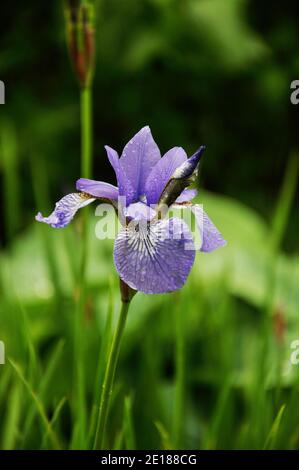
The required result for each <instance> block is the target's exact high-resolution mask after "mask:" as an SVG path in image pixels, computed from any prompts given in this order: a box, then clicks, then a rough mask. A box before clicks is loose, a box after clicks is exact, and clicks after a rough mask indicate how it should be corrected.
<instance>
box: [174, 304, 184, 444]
mask: <svg viewBox="0 0 299 470" xmlns="http://www.w3.org/2000/svg"><path fill="white" fill-rule="evenodd" d="M175 310H176V311H175V316H176V318H175V326H176V355H175V363H176V385H175V400H174V402H175V408H174V422H173V443H174V446H175V449H180V446H181V438H182V428H183V422H184V400H185V382H186V370H185V332H184V319H183V315H182V311H181V309H180V308H176V309H175Z"/></svg>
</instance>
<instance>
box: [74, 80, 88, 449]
mask: <svg viewBox="0 0 299 470" xmlns="http://www.w3.org/2000/svg"><path fill="white" fill-rule="evenodd" d="M80 119H81V176H82V177H84V178H90V177H91V167H92V90H91V87H89V86H88V87H83V88H81V90H80ZM81 220H82V244H81V246H82V253H81V263H80V271H79V277H78V285H77V308H76V319H75V325H74V326H75V331H74V365H75V369H74V373H75V390H76V393H77V404H76V409H75V413H76V426H75V432H74V436H73V447H74V448H77V447H82V444H83V440H84V439H85V437H84V436H85V435H86V432H85V431H86V429H85V428H86V402H85V375H84V357H83V356H84V342H83V341H84V334H82V328H83V318H84V308H85V300H86V267H87V261H88V208H86V210H85V211H84V212H83V213H82V219H81Z"/></svg>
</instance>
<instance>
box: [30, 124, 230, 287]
mask: <svg viewBox="0 0 299 470" xmlns="http://www.w3.org/2000/svg"><path fill="white" fill-rule="evenodd" d="M105 149H106V151H107V155H108V159H109V161H110V163H111V165H112V167H113V169H114V171H115V174H116V179H117V186H113V185H111V184H109V183H105V182H102V181H94V180H89V179H85V178H80V179H79V180H78V181H77V183H76V189H77V191H78V192H76V193H71V194H68V195H67V196H65V197H63V198H62V199H61V200H60V201H59V202H57V204H56V206H55V209H54V211H53V212H52V214H50V216H49V217H43V216H42V214H41V213H38V214H37V216H36V220H38V221H39V222H44V223H46V224H49V225H50V226H51V227H54V228H61V227H65V226H66V225H68V223H69V222H70V221H71V220H72V219H73V217H74V215H75V214H76V212H77V211H78V210H79V209H81V208H82V207H84V206H87V205H88V204H90V203H92V202H94V201H96V200H99V201H105V202H109V203H111V204H112V205H113V206H114V207H115V208H116V207H118V214H119V217H120V220H121V222H122V229H121V231H120V232H119V234H118V235H117V237H116V240H115V245H114V262H115V266H116V269H117V271H118V274H119V276H120V278H121V280H122V281H124V283H125V284H127V285H128V286H129V287H131V288H132V289H134V290H136V291H142V292H145V293H148V294H157V293H164V292H171V291H175V290H177V289H180V288H181V287H182V286H183V285H184V283H185V282H186V279H187V277H188V274H189V272H190V270H191V268H192V265H193V263H194V259H195V252H196V249H195V244H194V241H193V239H192V235H191V233H190V230H189V227H188V225H187V224H186V223H185V222H184V221H183V220H182V219H179V218H177V217H172V218H166V212H167V209H169V208H170V207H181V206H184V207H186V208H189V209H190V210H191V211H192V212H193V213H194V215H195V219H196V222H197V226H198V229H199V230H200V234H201V241H202V243H201V247H200V251H203V252H211V251H213V250H215V249H216V248H218V247H220V246H223V245H225V243H226V242H225V240H224V239H223V237H222V235H221V234H220V232H219V231H218V230H217V228H216V227H215V225H214V224H213V223H212V221H211V220H210V219H209V217H208V216H207V214H206V213H205V212H204V211H203V209H202V207H201V206H199V205H197V204H192V202H191V201H192V199H193V198H194V197H195V196H196V194H197V191H196V190H195V189H188V186H190V184H191V183H192V182H193V181H194V178H195V176H196V174H197V169H198V164H199V160H200V157H201V155H202V153H203V151H204V147H203V146H202V147H200V148H199V150H198V151H197V152H195V154H194V155H193V156H191V157H190V158H187V155H186V153H185V151H184V150H183V148H181V147H174V148H172V149H170V150H169V151H168V152H166V153H165V155H164V156H163V157H161V153H160V150H159V148H158V146H157V144H156V143H155V141H154V139H153V137H152V134H151V131H150V128H149V127H148V126H146V127H143V128H142V129H141V130H140V131H139V132H138V133H137V134H136V135H135V136H134V137H133V138H132V139H131V140H130V141H129V142H128V143H127V145H126V146H125V148H124V150H123V153H122V155H121V157H120V158H119V156H118V153H117V152H116V151H115V150H113V149H112V148H111V147H108V146H106V147H105ZM119 200H121V201H122V203H121V204H118V201H119ZM123 201H124V202H123ZM165 208H166V210H165Z"/></svg>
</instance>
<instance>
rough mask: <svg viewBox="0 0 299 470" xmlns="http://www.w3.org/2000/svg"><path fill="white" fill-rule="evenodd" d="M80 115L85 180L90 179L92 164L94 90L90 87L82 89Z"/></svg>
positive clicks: (82, 162)
mask: <svg viewBox="0 0 299 470" xmlns="http://www.w3.org/2000/svg"><path fill="white" fill-rule="evenodd" d="M80 115H81V175H82V177H83V178H90V177H91V163H92V89H91V87H90V86H89V87H84V88H81V91H80Z"/></svg>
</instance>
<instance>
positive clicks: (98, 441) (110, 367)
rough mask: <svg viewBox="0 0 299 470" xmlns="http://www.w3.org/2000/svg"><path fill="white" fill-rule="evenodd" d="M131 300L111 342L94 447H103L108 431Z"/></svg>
mask: <svg viewBox="0 0 299 470" xmlns="http://www.w3.org/2000/svg"><path fill="white" fill-rule="evenodd" d="M129 305H130V303H129V302H123V303H122V307H121V311H120V315H119V319H118V323H117V327H116V330H115V333H114V337H113V341H112V344H111V349H110V352H109V357H108V362H107V365H106V370H105V376H104V382H103V388H102V394H101V401H100V407H99V415H98V422H97V430H96V435H95V440H94V449H102V447H103V443H104V437H105V431H106V423H107V418H108V413H109V406H110V399H111V395H112V390H113V382H114V376H115V370H116V366H117V361H118V356H119V350H120V343H121V338H122V335H123V332H124V328H125V324H126V319H127V315H128V310H129Z"/></svg>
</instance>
